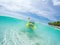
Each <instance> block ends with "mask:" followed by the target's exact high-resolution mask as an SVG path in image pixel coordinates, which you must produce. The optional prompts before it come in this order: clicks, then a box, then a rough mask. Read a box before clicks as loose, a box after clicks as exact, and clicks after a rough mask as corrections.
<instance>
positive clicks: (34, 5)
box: [0, 0, 60, 24]
mask: <svg viewBox="0 0 60 45" xmlns="http://www.w3.org/2000/svg"><path fill="white" fill-rule="evenodd" d="M0 16H10V17H15V18H18V19H24V20H27V18H28V17H31V19H32V20H34V21H36V20H37V21H39V22H42V23H46V24H47V22H50V21H60V0H0Z"/></svg>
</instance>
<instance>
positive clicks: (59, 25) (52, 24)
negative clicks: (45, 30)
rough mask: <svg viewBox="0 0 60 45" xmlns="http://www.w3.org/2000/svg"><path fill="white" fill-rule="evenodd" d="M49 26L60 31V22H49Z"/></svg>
mask: <svg viewBox="0 0 60 45" xmlns="http://www.w3.org/2000/svg"><path fill="white" fill-rule="evenodd" d="M48 24H49V25H51V26H54V27H56V28H58V29H60V21H55V22H48Z"/></svg>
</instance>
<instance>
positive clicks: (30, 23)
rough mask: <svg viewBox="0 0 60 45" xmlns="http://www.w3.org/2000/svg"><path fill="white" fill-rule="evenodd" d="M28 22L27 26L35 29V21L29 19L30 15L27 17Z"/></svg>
mask: <svg viewBox="0 0 60 45" xmlns="http://www.w3.org/2000/svg"><path fill="white" fill-rule="evenodd" d="M28 20H29V21H28V22H27V25H26V26H27V28H30V29H32V30H34V29H35V22H33V21H31V20H30V17H29V18H28Z"/></svg>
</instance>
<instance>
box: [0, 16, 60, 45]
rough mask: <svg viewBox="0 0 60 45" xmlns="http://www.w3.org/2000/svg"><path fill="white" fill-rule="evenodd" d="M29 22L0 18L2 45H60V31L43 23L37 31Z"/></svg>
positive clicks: (38, 26) (0, 40)
mask: <svg viewBox="0 0 60 45" xmlns="http://www.w3.org/2000/svg"><path fill="white" fill-rule="evenodd" d="M26 24H27V21H25V20H19V19H15V18H11V17H5V16H0V45H60V30H59V29H56V28H54V27H51V26H47V25H44V24H41V23H36V24H35V27H36V28H35V29H34V30H32V29H28V28H27V27H26Z"/></svg>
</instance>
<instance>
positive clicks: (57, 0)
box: [52, 0, 60, 6]
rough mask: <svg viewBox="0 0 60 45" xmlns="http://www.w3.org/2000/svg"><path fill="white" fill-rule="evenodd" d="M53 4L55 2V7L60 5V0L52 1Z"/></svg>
mask: <svg viewBox="0 0 60 45" xmlns="http://www.w3.org/2000/svg"><path fill="white" fill-rule="evenodd" d="M52 2H53V5H55V6H56V5H60V0H52Z"/></svg>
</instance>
